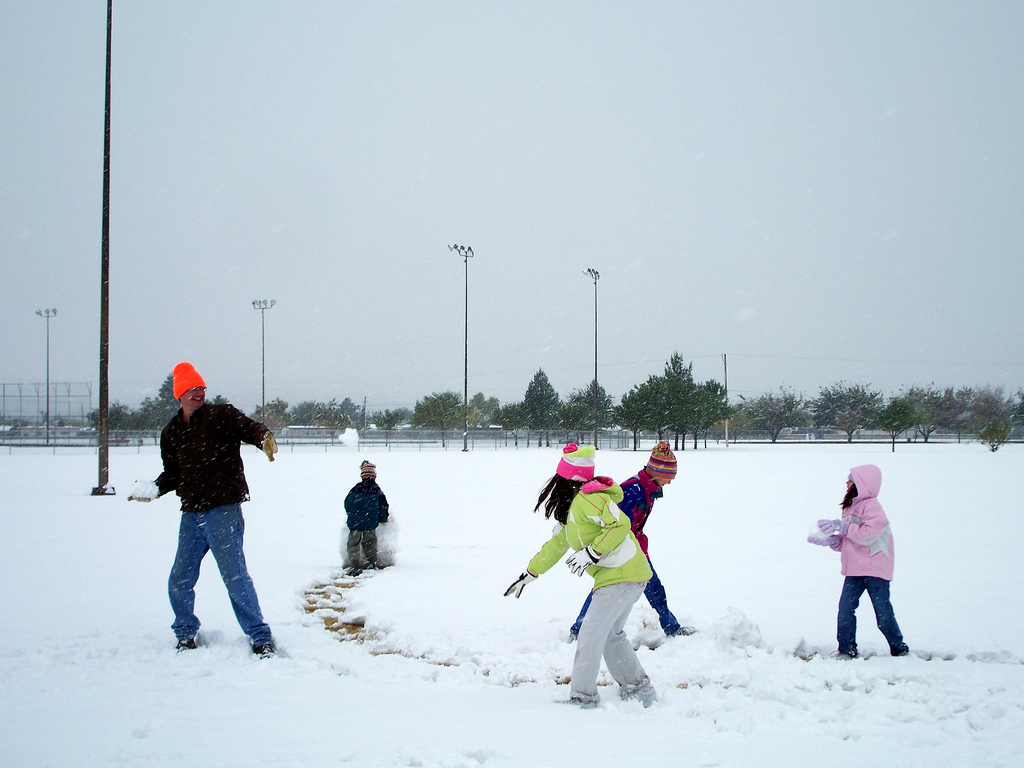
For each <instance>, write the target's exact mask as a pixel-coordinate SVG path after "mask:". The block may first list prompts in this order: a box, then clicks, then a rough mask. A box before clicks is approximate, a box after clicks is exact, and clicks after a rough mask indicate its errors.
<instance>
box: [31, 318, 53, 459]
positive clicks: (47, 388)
mask: <svg viewBox="0 0 1024 768" xmlns="http://www.w3.org/2000/svg"><path fill="white" fill-rule="evenodd" d="M36 314H37V315H39V316H40V317H43V318H46V444H47V445H49V444H50V318H51V317H56V316H57V310H56V309H37V310H36Z"/></svg>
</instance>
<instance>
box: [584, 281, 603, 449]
mask: <svg viewBox="0 0 1024 768" xmlns="http://www.w3.org/2000/svg"><path fill="white" fill-rule="evenodd" d="M583 274H585V275H586V276H587V277H589V278H590V279H591V280H593V281H594V448H595V450H596V449H597V421H598V418H597V414H598V407H597V281H598V280H600V279H601V273H600V272H598V271H597V270H596V269H593V268H591V269H585V270H583Z"/></svg>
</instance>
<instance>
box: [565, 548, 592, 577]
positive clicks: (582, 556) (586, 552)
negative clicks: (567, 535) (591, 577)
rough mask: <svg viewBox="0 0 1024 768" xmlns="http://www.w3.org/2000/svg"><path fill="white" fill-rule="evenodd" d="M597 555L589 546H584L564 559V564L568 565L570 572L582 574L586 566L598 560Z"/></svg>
mask: <svg viewBox="0 0 1024 768" xmlns="http://www.w3.org/2000/svg"><path fill="white" fill-rule="evenodd" d="M599 557H600V556H599V555H597V554H596V553H595V552H594V550H592V549H591V548H590V547H584V548H583V549H581V550H580V551H579V552H574V553H573V554H572V557H570V558H569V559H568V560H566V561H565V564H566V565H568V566H569V572H570V573H575V574H576V575H577V576H582V575H583V574H584V573H586V572H587V568H589V567H590V566H592V565H594V563H596V562H597V561H598V559H599Z"/></svg>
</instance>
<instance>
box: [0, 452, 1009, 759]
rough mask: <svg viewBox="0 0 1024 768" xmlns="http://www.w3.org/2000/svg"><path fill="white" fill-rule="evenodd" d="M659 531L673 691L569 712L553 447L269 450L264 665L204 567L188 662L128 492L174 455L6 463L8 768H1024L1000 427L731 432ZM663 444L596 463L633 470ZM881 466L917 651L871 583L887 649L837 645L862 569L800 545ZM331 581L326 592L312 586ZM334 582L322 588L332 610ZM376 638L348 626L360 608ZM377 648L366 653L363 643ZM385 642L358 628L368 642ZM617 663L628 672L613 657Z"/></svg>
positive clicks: (564, 582)
mask: <svg viewBox="0 0 1024 768" xmlns="http://www.w3.org/2000/svg"><path fill="white" fill-rule="evenodd" d="M677 455H678V457H679V460H680V472H679V478H678V479H677V480H676V482H675V483H674V484H673V485H672V486H671V487H670V488H669V489H668V491H667V493H666V495H665V498H664V499H662V500H661V501H659V502H658V505H657V506H656V507H655V511H654V514H653V515H652V517H651V520H650V522H649V523H648V526H647V532H648V534H649V536H650V538H651V557H652V559H653V561H654V564H655V566H656V568H657V570H658V572H659V574H660V576H661V578H662V580H663V581H664V582H665V585H666V587H667V589H668V594H669V602H670V605H671V606H672V608H673V609H674V611H675V612H676V615H677V616H678V617H679V619H680V620H681V621H683V622H684V623H686V624H692V625H694V626H696V627H697V628H698V629H699V630H700V632H699V633H698V634H697V635H695V636H693V637H689V638H673V639H670V640H665V638H664V636H663V635H662V634H661V632H660V630H659V629H658V625H657V620H656V615H655V613H654V612H653V610H651V608H650V607H649V606H648V605H647V604H646V602H644V601H641V603H639V604H638V605H637V607H636V608H634V611H633V614H632V616H631V619H630V622H629V625H628V627H627V629H628V632H629V635H630V637H631V638H633V639H634V642H635V644H636V645H638V647H639V654H640V658H641V661H642V662H643V664H644V666H645V667H646V669H647V671H648V673H649V674H650V676H651V678H652V680H653V682H654V683H655V685H656V687H657V690H658V694H659V697H660V700H659V701H658V703H656V704H655V705H654V706H653V707H651V708H650V709H647V710H644V709H643V708H642V707H641V706H640V705H639V704H638V703H635V702H623V701H620V700H619V699H618V697H617V694H616V690H615V689H616V686H615V685H614V684H612V685H608V686H607V687H603V688H602V689H601V690H602V695H603V701H602V705H601V707H600V708H598V709H597V710H593V711H580V710H577V709H575V708H572V707H568V706H564V705H562V704H560V702H561V701H564V699H565V698H566V697H567V693H568V687H567V686H566V685H564V684H560V683H559V681H560V680H562V679H564V678H565V676H567V675H568V673H569V671H570V668H571V664H572V655H573V650H574V646H572V645H570V644H569V643H568V642H567V641H566V635H567V629H568V627H569V625H570V623H571V621H572V619H573V618H574V617H575V614H576V612H577V610H578V608H579V605H580V603H581V602H582V600H583V598H584V596H585V594H586V592H587V589H588V584H587V582H588V581H589V579H586V580H581V579H578V578H577V577H575V576H572V575H570V574H569V572H568V570H567V569H564V568H561V567H556V568H555V569H553V570H552V571H551V572H549V573H548V574H546V575H545V576H543V577H541V578H540V579H539V580H538V581H536V582H534V583H532V584H530V585H529V586H527V587H526V589H525V591H524V593H523V596H522V598H521V599H519V600H515V599H511V598H504V597H503V596H502V593H503V592H504V590H505V588H506V587H507V586H508V584H509V583H511V581H512V580H513V579H514V578H515V577H516V576H517V575H518V574H519V573H520V571H521V570H522V569H523V568H524V567H525V565H526V562H527V560H528V559H529V557H530V556H531V555H532V554H533V553H534V552H535V551H536V550H537V549H538V548H539V547H540V545H541V544H542V543H543V542H544V541H545V540H546V538H547V536H548V534H549V532H550V530H551V525H552V524H551V522H550V521H548V520H545V519H544V518H543V516H542V515H541V514H534V513H533V512H532V511H531V510H532V508H533V504H534V501H535V499H536V494H537V492H538V491H539V489H540V487H541V485H542V484H543V482H544V481H545V480H546V479H547V478H548V477H549V476H550V474H551V473H552V471H553V469H554V467H555V464H556V461H557V457H558V453H557V450H556V448H554V447H552V448H549V449H540V450H538V449H537V448H531V449H529V450H527V449H525V448H522V449H520V450H518V451H517V450H513V449H508V450H498V451H495V450H489V451H474V452H470V453H462V452H461V451H459V450H457V448H455V449H454V450H449V451H447V452H443V451H440V450H436V451H424V452H414V451H406V452H402V451H397V450H396V451H393V452H387V451H383V450H381V451H373V452H366V453H361V452H357V451H356V450H332V451H331V452H324V451H323V450H322V449H320V450H319V451H318V450H316V449H303V450H302V451H299V450H298V449H296V450H295V451H294V452H291V451H290V450H289V448H288V447H284V448H283V450H282V452H281V453H280V454H279V457H278V460H277V461H276V462H274V463H273V464H270V463H269V462H267V461H266V459H265V458H264V457H263V456H262V454H260V453H259V452H258V451H257V450H256V449H255V448H246V449H245V452H244V457H245V459H246V471H247V476H248V478H249V484H250V487H251V489H252V496H253V499H252V501H251V502H249V503H248V504H246V505H245V507H244V509H245V515H246V521H247V530H246V547H245V549H246V556H247V559H248V563H249V568H250V572H251V573H252V576H253V579H254V581H255V584H256V588H257V591H258V593H259V597H260V601H261V604H262V607H263V611H264V615H265V617H266V618H267V621H268V622H269V623H270V625H271V627H272V629H273V631H274V634H275V636H276V638H277V641H278V643H279V646H280V648H281V650H282V654H281V655H279V656H278V657H277V658H273V659H269V660H257V659H255V658H253V657H252V656H251V654H250V653H249V651H248V646H247V644H246V640H245V638H244V636H243V635H242V634H241V632H240V630H239V628H238V625H237V624H236V622H235V619H234V616H233V615H232V613H231V610H230V607H229V605H228V600H227V596H226V593H225V590H224V587H223V585H222V583H221V581H220V577H219V575H218V574H217V572H216V568H215V565H214V564H213V562H212V560H211V559H210V558H207V561H206V562H205V564H204V569H203V576H202V578H201V579H200V583H199V589H198V598H197V613H198V615H199V617H200V619H201V620H202V621H203V629H202V634H203V635H204V636H205V638H206V641H207V644H206V646H205V647H203V648H200V649H198V650H196V651H193V652H187V653H181V654H178V653H175V651H174V639H173V635H172V633H171V631H170V623H171V611H170V607H169V605H168V601H167V596H166V581H167V574H168V571H169V569H170V564H171V560H172V557H173V554H174V547H175V539H176V532H177V523H178V517H179V515H178V505H177V503H176V502H177V499H176V497H173V496H170V497H165V498H163V499H161V500H158V501H156V502H154V503H151V504H137V503H128V502H127V500H126V495H127V493H126V492H127V490H128V488H129V486H130V485H131V483H132V481H134V480H136V479H140V478H149V479H152V478H154V477H155V476H156V475H157V474H158V472H159V470H160V464H159V456H158V454H157V452H156V449H154V448H143V449H141V452H140V451H137V450H136V449H134V448H133V449H115V450H113V451H112V454H111V459H110V471H111V484H112V485H114V486H115V487H116V488H117V490H118V495H117V496H115V497H107V498H95V497H92V496H90V495H89V491H90V489H91V488H92V487H93V486H94V485H95V484H96V463H97V462H96V456H95V454H94V453H93V452H91V451H84V450H83V451H80V452H76V451H75V450H74V449H61V450H59V451H58V452H57V453H56V454H54V453H53V452H52V451H45V450H38V451H36V450H31V449H15V450H14V451H13V452H7V451H4V452H3V453H0V490H2V495H3V500H2V503H0V584H2V591H0V617H2V625H0V626H2V630H0V689H2V693H3V695H2V696H0V765H3V766H11V767H12V768H13V767H15V766H18V767H20V766H33V767H35V768H38V767H41V766H55V767H56V766H61V767H62V768H63V767H64V766H113V765H118V766H120V765H130V766H181V765H195V766H277V765H280V766H303V767H307V768H308V767H310V766H339V765H351V766H370V767H375V766H418V767H421V768H432V767H434V766H437V767H439V768H441V767H443V768H461V767H468V768H477V766H487V768H505V767H506V766H522V767H524V768H536V767H538V766H553V767H554V766H557V767H558V768H569V767H570V766H609V765H644V766H691V765H693V766H736V767H738V768H746V767H748V766H749V767H753V766H758V768H761V767H762V766H776V765H784V766H815V765H828V766H830V767H837V766H851V767H852V766H857V767H858V768H862V767H863V766H869V765H892V766H928V767H929V768H935V766H1007V767H1010V766H1013V767H1015V768H1016V767H1017V766H1020V765H1024V664H1022V660H1024V610H1022V608H1024V600H1022V595H1024V558H1022V557H1021V542H1024V517H1022V515H1021V495H1020V489H1021V480H1022V478H1024V451H1022V450H1021V449H1020V447H1019V446H1009V447H1006V448H1004V449H1003V450H1001V451H999V452H998V453H995V454H992V453H990V452H989V451H988V450H986V449H985V448H983V447H982V446H979V445H976V444H975V445H962V446H956V445H921V444H918V445H912V446H908V445H900V446H897V452H896V453H895V454H893V453H890V451H889V447H888V446H884V445H877V446H873V445H853V446H847V445H817V446H811V445H808V446H804V445H800V446H792V445H776V446H769V445H759V446H746V445H741V446H730V447H729V448H728V449H727V448H725V447H724V446H712V447H710V448H709V449H708V450H700V451H696V452H694V451H692V450H687V451H686V452H685V453H683V452H679V453H678V454H677ZM646 456H647V454H646V453H632V452H611V451H601V452H600V453H599V455H598V471H599V473H601V474H609V475H612V476H613V477H615V478H616V479H619V480H622V479H625V478H626V477H628V476H629V475H630V474H632V473H634V472H635V471H636V470H637V469H639V467H640V466H642V464H643V462H644V460H645V459H646ZM363 458H369V459H370V460H372V461H374V462H375V463H376V464H377V466H378V471H379V475H380V477H379V480H380V484H381V486H382V488H383V489H384V491H385V492H386V493H387V495H388V498H389V500H390V502H391V507H392V510H393V512H394V516H395V521H396V526H397V531H398V537H399V547H400V549H399V551H398V554H397V565H396V566H395V567H393V568H391V569H389V570H386V571H383V572H380V573H376V574H374V575H372V576H370V577H362V578H360V579H358V580H356V582H355V584H354V585H351V580H345V579H341V578H339V577H340V576H341V572H340V562H341V557H340V554H339V547H338V544H339V537H340V529H341V527H342V525H343V517H344V516H343V512H342V500H343V498H344V495H345V493H346V492H347V491H348V489H349V488H350V487H351V486H352V485H353V484H355V482H356V481H357V479H358V464H359V461H360V460H362V459H363ZM868 462H870V463H875V464H878V465H879V466H880V467H881V468H882V472H883V482H882V491H881V494H880V497H879V498H880V500H881V501H882V503H883V505H884V507H885V509H886V510H887V512H888V515H889V517H890V519H891V521H892V526H893V530H894V534H895V539H896V575H895V579H894V582H893V588H892V595H893V605H894V607H895V610H896V616H897V619H898V620H899V622H900V625H901V627H902V629H903V631H904V634H905V636H906V640H907V642H908V643H909V644H910V646H911V648H912V649H914V650H915V651H919V652H927V653H928V654H931V655H932V660H924V659H923V658H920V657H917V656H911V657H908V658H899V659H894V658H890V657H889V656H887V655H885V648H886V647H885V643H884V640H883V639H882V636H881V634H880V633H879V632H878V630H877V629H876V628H875V626H874V617H873V614H872V613H871V608H870V604H869V603H868V601H867V598H866V597H865V600H864V602H863V603H862V606H861V609H860V611H859V614H858V615H859V619H860V630H859V643H860V648H861V651H862V652H869V653H871V652H874V653H877V654H879V655H874V656H872V657H870V658H865V659H860V660H856V661H845V662H844V661H837V660H833V659H828V658H823V657H817V656H816V657H813V658H811V659H810V660H808V661H805V660H803V659H801V658H799V654H798V653H797V652H798V651H799V652H800V653H804V652H806V651H807V650H815V649H819V650H820V651H821V652H822V653H823V654H825V655H826V656H827V654H828V653H830V652H831V651H832V650H834V647H835V641H834V636H835V613H836V605H837V601H838V598H839V591H840V587H841V583H842V577H841V576H840V574H839V557H838V555H837V554H835V553H832V552H831V551H829V550H827V549H823V548H819V547H814V546H812V545H810V544H807V543H806V542H805V540H804V539H805V536H806V533H807V530H808V527H809V526H810V525H811V524H812V523H813V522H814V520H815V519H817V518H818V517H826V516H828V517H832V516H834V515H836V512H837V509H838V506H837V505H838V502H839V500H840V499H841V498H842V495H843V492H844V490H845V485H844V481H845V479H846V474H847V471H848V469H849V467H850V466H853V465H855V464H861V463H868ZM335 582H337V585H336V586H330V587H328V588H326V590H324V589H321V590H320V591H319V592H318V593H317V594H315V595H314V596H313V597H312V598H310V597H307V592H309V591H311V590H313V589H314V588H315V587H317V586H318V585H324V584H334V583H335ZM310 600H312V601H313V602H312V604H311V603H310ZM339 617H340V620H341V621H343V622H347V623H349V624H352V625H358V624H359V623H360V621H359V620H360V619H361V620H363V623H364V624H365V626H364V627H363V628H362V629H361V630H360V629H359V628H358V626H353V627H351V629H352V631H354V632H356V634H355V635H351V634H348V633H344V632H343V633H337V632H332V631H328V630H327V629H326V628H325V620H327V622H328V623H330V622H331V621H332V620H333V619H336V618H339ZM343 636H344V637H356V638H359V639H356V640H348V641H345V642H342V641H340V640H339V637H343ZM360 640H362V641H360ZM602 680H607V678H606V676H605V673H604V672H602Z"/></svg>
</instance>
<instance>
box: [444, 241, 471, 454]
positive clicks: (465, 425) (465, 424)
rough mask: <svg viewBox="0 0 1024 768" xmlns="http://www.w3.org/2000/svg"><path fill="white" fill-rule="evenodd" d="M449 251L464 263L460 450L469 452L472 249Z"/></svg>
mask: <svg viewBox="0 0 1024 768" xmlns="http://www.w3.org/2000/svg"><path fill="white" fill-rule="evenodd" d="M448 250H449V251H455V252H456V253H457V254H459V255H460V256H461V257H462V260H463V261H464V262H465V263H466V348H465V368H464V374H463V381H462V450H463V451H468V450H469V259H470V257H471V256H472V255H473V249H472V248H470V247H469V246H467V245H449V246H448Z"/></svg>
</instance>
